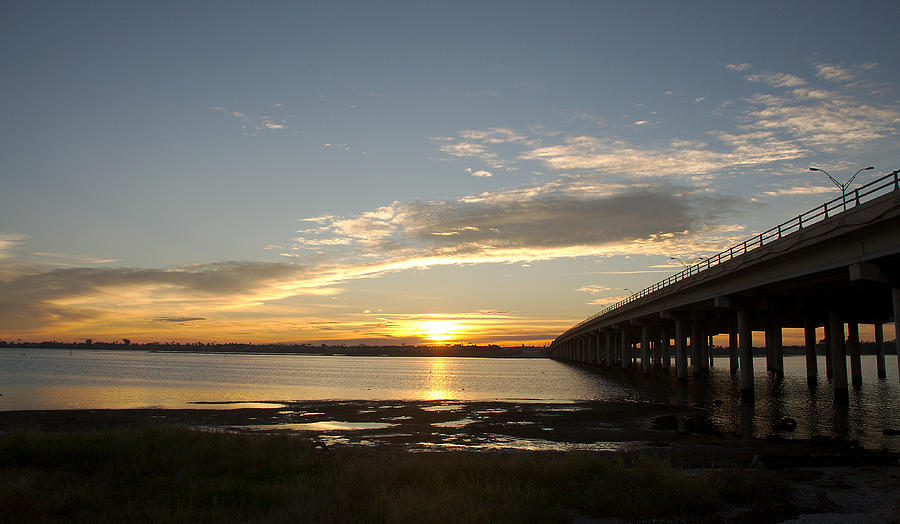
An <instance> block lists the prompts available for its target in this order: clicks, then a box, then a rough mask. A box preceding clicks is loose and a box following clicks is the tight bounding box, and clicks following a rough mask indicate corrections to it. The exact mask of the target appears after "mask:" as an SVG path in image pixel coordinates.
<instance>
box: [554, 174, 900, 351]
mask: <svg viewBox="0 0 900 524" xmlns="http://www.w3.org/2000/svg"><path fill="white" fill-rule="evenodd" d="M898 173H900V169H898V170H896V171H893V172H892V173H888V174H886V175H884V176H882V177H880V178H878V179H875V180H873V181H871V182H869V183H868V184H866V185H863V186H860V187H859V188H857V189H855V190H853V191H850V192H845V193H843V194H841V196H839V197H837V198H834V199H831V200H829V201H828V202H825V203H824V204H822V205H820V206H818V207H816V208H813V209H811V210H809V211H807V212H806V213H802V214H800V215H797V216H796V217H794V218H792V219H790V220H788V221H786V222H782V223H781V224H778V225H777V226H775V227H773V228H771V229H769V230H767V231H763V232H762V233H759V234H758V235H754V236H752V237H750V238H748V239H747V240H744V241H743V242H741V243H740V244H735V245H733V246H731V247H729V248H728V249H726V250H724V251H720V252H719V253H716V254H715V255H712V256H710V257H708V258H705V259H703V260H701V261H700V262H697V263H696V264H693V265H690V266H688V267H686V268H685V269H684V270H683V271H681V272H679V273H676V274H674V275H672V276H670V277H669V278H666V279H665V280H660V281H659V282H657V283H655V284H653V285H652V286H649V287H646V288H644V289H642V290H640V291H638V292H637V293H634V294H632V295H631V296H628V297H626V298H624V299H622V300H620V301H618V302H616V303H615V304H612V305H610V306H607V307H605V308H604V309H602V310H601V311H600V312H598V313H595V314H593V315H591V316H589V317H588V318H586V319H584V320H582V321H581V322H579V323H578V324H576V325H575V326H573V327H572V328H570V329H569V330H567V331H566V333H569V332H570V331H573V330H577V329H578V328H579V327H581V326H583V325H584V324H586V323H588V322H590V321H592V320H594V319H596V318H598V317H601V316H603V315H605V314H607V313H609V312H611V311H615V310H617V309H620V308H622V307H624V306H627V305H628V304H631V303H633V302H635V301H637V300H640V299H642V298H644V297H646V296H648V295H651V294H653V293H656V292H657V291H659V290H661V289H663V288H665V287H668V286H670V285H672V284H674V283H676V282H680V281H682V280H684V279H686V278H688V277H692V276H694V275H696V274H698V273H700V272H701V271H705V270H707V269H709V268H711V267H713V266H717V265H719V264H721V263H723V262H727V261H729V260H731V259H733V258H735V257H738V256H740V255H743V254H745V253H747V252H749V251H752V250H754V249H756V248H759V247H762V246H764V245H766V244H769V243H771V242H774V241H776V240H778V239H780V238H781V237H783V236H785V235H788V234H791V233H795V232H797V231H800V230H802V229H803V228H805V227H808V226H810V225H812V224H815V223H817V222H821V221H822V220H825V219H826V218H828V217H831V216H834V215H836V214H838V213H842V212H844V211H846V210H847V209H850V208H854V207H856V206H858V205H860V204H862V203H863V202H868V201H870V200H872V199H874V198H876V197H880V196H882V195H885V194H888V193H890V192H892V191H900V175H898ZM566 333H563V335H560V337H562V336H564V335H565V334H566Z"/></svg>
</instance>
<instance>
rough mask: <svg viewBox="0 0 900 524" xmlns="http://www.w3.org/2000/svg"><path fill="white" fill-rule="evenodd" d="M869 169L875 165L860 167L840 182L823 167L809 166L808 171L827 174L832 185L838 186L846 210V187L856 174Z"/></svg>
mask: <svg viewBox="0 0 900 524" xmlns="http://www.w3.org/2000/svg"><path fill="white" fill-rule="evenodd" d="M870 169H875V167H874V166H869V167H864V168H862V169H860V170H859V171H857V172H856V173H854V174H853V176H852V177H850V180H848V181H846V182H844V183H843V184H841V183H840V182H838V181H837V180H835V179H834V177H833V176H831V175H829V174H828V171H825V170H824V169H819V168H818V167H811V168H809V170H810V171H819V172H821V173H825V176H827V177H828V179H829V180H831V181H832V182H834V185H836V186H837V187H838V189H840V190H841V200H842V201H843V203H844V211H846V210H847V188H848V187H850V184H852V183H853V180H854V179H856V175H858V174H860V173H862V172H863V171H869V170H870Z"/></svg>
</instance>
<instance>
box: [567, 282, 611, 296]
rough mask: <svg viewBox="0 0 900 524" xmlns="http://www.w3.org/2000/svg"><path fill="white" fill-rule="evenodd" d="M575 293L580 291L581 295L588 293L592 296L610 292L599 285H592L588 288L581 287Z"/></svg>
mask: <svg viewBox="0 0 900 524" xmlns="http://www.w3.org/2000/svg"><path fill="white" fill-rule="evenodd" d="M575 291H580V292H582V293H590V294H592V295H599V294H600V293H606V292H608V291H611V290H610V289H609V288H608V287H605V286H601V285H599V284H592V285H590V286H581V287H580V288H578V289H576V290H575Z"/></svg>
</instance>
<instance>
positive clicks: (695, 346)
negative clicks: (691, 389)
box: [691, 322, 702, 375]
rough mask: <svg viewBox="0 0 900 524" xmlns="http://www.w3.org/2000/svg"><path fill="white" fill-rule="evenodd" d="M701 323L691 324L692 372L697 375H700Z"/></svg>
mask: <svg viewBox="0 0 900 524" xmlns="http://www.w3.org/2000/svg"><path fill="white" fill-rule="evenodd" d="M700 331H701V329H700V323H699V322H692V323H691V372H692V373H693V374H695V375H698V374H699V373H700V337H701V336H702V335H701V334H700Z"/></svg>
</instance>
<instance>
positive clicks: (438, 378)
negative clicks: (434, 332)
mask: <svg viewBox="0 0 900 524" xmlns="http://www.w3.org/2000/svg"><path fill="white" fill-rule="evenodd" d="M447 360H448V359H447V358H445V357H434V358H429V359H428V366H429V369H428V382H427V383H426V385H425V388H424V391H423V393H422V398H424V399H425V400H449V399H451V398H453V397H452V394H451V392H450V390H451V387H450V383H449V382H450V381H449V377H448V373H447V371H446V368H447V366H448V364H449V362H448V361H447Z"/></svg>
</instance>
